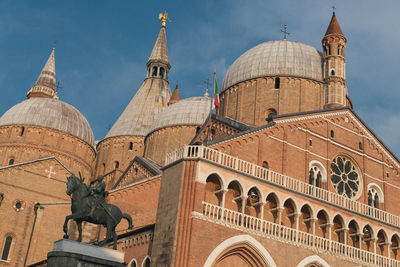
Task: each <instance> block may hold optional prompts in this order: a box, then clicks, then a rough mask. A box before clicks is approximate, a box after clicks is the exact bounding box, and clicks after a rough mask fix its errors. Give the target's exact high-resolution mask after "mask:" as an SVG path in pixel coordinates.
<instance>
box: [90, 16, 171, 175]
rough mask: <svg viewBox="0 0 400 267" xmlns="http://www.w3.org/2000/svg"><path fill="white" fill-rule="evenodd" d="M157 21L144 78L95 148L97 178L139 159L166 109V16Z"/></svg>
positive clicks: (167, 70) (167, 94) (169, 66)
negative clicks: (160, 21)
mask: <svg viewBox="0 0 400 267" xmlns="http://www.w3.org/2000/svg"><path fill="white" fill-rule="evenodd" d="M160 15H161V14H160ZM160 19H162V25H161V29H160V32H159V34H158V36H157V40H156V42H155V44H154V47H153V50H152V52H151V55H150V57H149V59H148V60H147V63H146V67H147V74H146V78H145V80H144V81H143V84H142V85H141V86H140V88H139V90H138V91H137V93H136V94H135V96H134V97H133V98H132V99H131V101H130V103H129V104H128V105H127V107H126V108H125V110H124V111H123V112H122V114H121V115H120V117H119V118H118V120H117V121H116V122H115V124H114V125H113V126H112V128H111V129H110V131H109V132H108V133H107V135H106V137H105V138H104V139H103V140H102V141H101V142H100V143H99V144H98V145H97V150H98V157H97V174H103V173H107V172H109V171H112V170H114V169H119V170H123V169H125V168H126V167H127V166H128V164H129V162H130V161H131V160H132V159H133V158H134V157H135V156H137V155H139V156H142V155H143V152H144V138H145V136H146V134H147V131H148V129H149V127H150V126H151V124H152V123H153V120H154V117H155V115H157V114H158V113H160V112H161V111H162V110H163V109H164V108H165V107H167V105H168V102H169V100H170V97H171V91H170V88H169V82H168V73H169V70H170V68H171V65H170V62H169V57H168V48H167V36H166V20H167V19H168V18H167V13H165V14H162V16H160Z"/></svg>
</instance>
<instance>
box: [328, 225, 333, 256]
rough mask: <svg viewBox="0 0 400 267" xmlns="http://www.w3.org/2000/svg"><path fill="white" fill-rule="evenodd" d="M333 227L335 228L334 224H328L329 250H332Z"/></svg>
mask: <svg viewBox="0 0 400 267" xmlns="http://www.w3.org/2000/svg"><path fill="white" fill-rule="evenodd" d="M332 226H333V223H327V224H326V227H327V230H328V239H329V250H332Z"/></svg>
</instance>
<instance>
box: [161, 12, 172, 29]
mask: <svg viewBox="0 0 400 267" xmlns="http://www.w3.org/2000/svg"><path fill="white" fill-rule="evenodd" d="M158 19H160V20H161V27H165V26H167V20H168V21H171V20H170V19H169V18H168V13H167V12H166V11H165V12H164V14H163V13H160V14H158Z"/></svg>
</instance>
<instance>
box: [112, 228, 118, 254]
mask: <svg viewBox="0 0 400 267" xmlns="http://www.w3.org/2000/svg"><path fill="white" fill-rule="evenodd" d="M111 230H112V235H113V241H114V246H113V249H115V250H117V239H118V236H117V233H116V232H115V226H114V227H113V228H112V229H111Z"/></svg>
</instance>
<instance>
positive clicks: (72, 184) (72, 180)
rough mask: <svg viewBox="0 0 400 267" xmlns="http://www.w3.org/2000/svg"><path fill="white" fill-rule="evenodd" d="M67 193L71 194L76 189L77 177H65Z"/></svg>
mask: <svg viewBox="0 0 400 267" xmlns="http://www.w3.org/2000/svg"><path fill="white" fill-rule="evenodd" d="M67 180H68V181H67V195H69V196H70V195H71V194H72V192H74V191H75V190H76V189H78V178H77V177H75V176H69V177H68V178H67Z"/></svg>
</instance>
